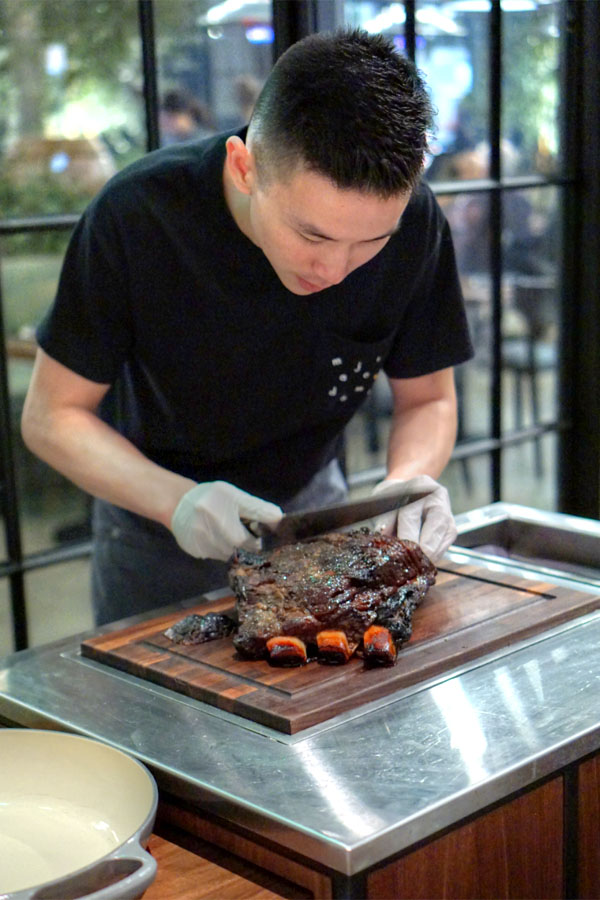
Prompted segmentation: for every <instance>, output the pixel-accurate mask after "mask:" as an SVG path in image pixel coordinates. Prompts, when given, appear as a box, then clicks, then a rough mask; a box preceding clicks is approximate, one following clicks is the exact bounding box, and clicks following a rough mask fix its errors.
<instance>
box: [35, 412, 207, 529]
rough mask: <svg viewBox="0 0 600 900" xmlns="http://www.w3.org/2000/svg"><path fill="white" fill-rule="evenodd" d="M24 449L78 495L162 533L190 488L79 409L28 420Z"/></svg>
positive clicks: (100, 422) (188, 481)
mask: <svg viewBox="0 0 600 900" xmlns="http://www.w3.org/2000/svg"><path fill="white" fill-rule="evenodd" d="M23 437H24V440H25V443H26V444H27V446H28V447H29V449H30V450H31V451H32V452H33V453H35V454H36V455H38V456H39V457H40V458H41V459H43V460H44V461H45V462H47V463H48V464H49V465H50V466H52V467H53V468H55V469H57V470H58V471H59V472H61V474H63V475H65V476H66V477H67V478H69V479H70V480H71V481H73V482H74V483H75V484H76V485H78V486H79V487H80V488H82V489H83V490H85V491H87V492H88V493H90V494H92V495H94V496H95V497H100V498H101V499H103V500H108V501H109V502H110V503H114V504H116V505H117V506H121V507H123V508H124V509H128V510H130V511H131V512H135V513H138V514H139V515H142V516H146V517H147V518H150V519H154V520H155V521H157V522H161V523H162V524H163V525H165V526H166V527H167V528H168V527H169V526H170V523H171V518H172V515H173V512H174V510H175V507H176V506H177V503H178V502H179V500H180V498H181V497H182V496H183V494H184V493H186V491H188V490H189V489H190V488H191V487H193V486H194V484H195V482H194V481H192V480H191V479H189V478H184V477H183V476H181V475H177V474H176V473H174V472H170V471H168V470H167V469H164V468H162V467H161V466H158V465H157V464H155V463H153V462H152V461H151V460H149V459H148V458H147V457H145V456H144V455H143V454H142V453H141V452H140V451H139V450H138V449H137V448H136V447H134V446H133V444H131V443H130V442H129V441H128V440H127V439H126V438H124V437H122V436H121V435H120V434H119V433H118V432H116V431H115V430H114V429H113V428H111V427H110V426H109V425H107V424H106V423H105V422H103V421H102V420H101V419H99V418H98V416H96V415H95V413H93V412H90V411H88V410H85V409H78V408H72V409H63V410H60V411H58V412H55V413H53V414H52V415H51V416H44V417H38V418H36V417H35V416H33V417H31V416H29V417H28V418H27V420H26V421H24V424H23Z"/></svg>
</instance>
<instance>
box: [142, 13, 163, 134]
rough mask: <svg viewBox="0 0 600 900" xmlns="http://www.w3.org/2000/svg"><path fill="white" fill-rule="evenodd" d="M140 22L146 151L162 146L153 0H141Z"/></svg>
mask: <svg viewBox="0 0 600 900" xmlns="http://www.w3.org/2000/svg"><path fill="white" fill-rule="evenodd" d="M138 21H139V26H140V40H141V42H142V68H143V74H144V79H143V91H144V108H145V111H146V149H147V150H148V151H150V150H156V149H157V147H159V146H160V132H159V127H158V76H157V68H156V37H155V33H154V3H153V0H139V2H138Z"/></svg>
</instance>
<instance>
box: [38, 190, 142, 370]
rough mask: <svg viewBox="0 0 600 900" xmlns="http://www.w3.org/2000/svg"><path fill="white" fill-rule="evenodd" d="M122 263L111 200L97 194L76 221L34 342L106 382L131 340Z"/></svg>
mask: <svg viewBox="0 0 600 900" xmlns="http://www.w3.org/2000/svg"><path fill="white" fill-rule="evenodd" d="M127 273H128V265H127V260H126V254H125V250H124V246H123V241H122V236H121V234H120V229H119V225H118V219H117V217H116V216H115V215H114V213H113V210H112V204H111V203H110V202H109V201H108V200H107V199H106V197H103V196H102V195H100V197H99V198H97V199H96V200H95V201H93V202H92V204H91V205H90V206H89V207H88V209H87V210H86V212H85V213H84V214H83V216H82V217H81V219H80V220H79V223H78V224H77V226H76V228H75V230H74V232H73V235H72V237H71V240H70V242H69V245H68V248H67V252H66V255H65V259H64V262H63V266H62V270H61V274H60V278H59V283H58V289H57V293H56V297H55V299H54V302H53V304H52V306H51V307H50V309H49V310H48V312H47V314H46V316H45V317H44V318H43V320H42V321H41V323H40V325H39V327H38V329H37V339H38V343H39V345H40V347H42V349H43V350H45V352H46V353H48V355H49V356H51V357H52V358H53V359H56V360H57V361H58V362H60V363H62V364H63V365H65V366H67V367H68V368H69V369H72V370H73V371H74V372H77V374H79V375H82V376H83V377H84V378H89V379H90V380H91V381H96V382H98V383H101V384H111V383H112V382H113V381H114V379H115V378H116V376H117V374H118V372H119V370H120V368H121V366H122V364H123V362H124V360H125V359H126V358H127V356H128V354H129V352H130V348H131V345H132V342H133V329H132V327H131V317H130V311H129V310H130V303H129V294H130V292H129V286H128V274H127Z"/></svg>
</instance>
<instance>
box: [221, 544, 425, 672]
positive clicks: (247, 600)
mask: <svg viewBox="0 0 600 900" xmlns="http://www.w3.org/2000/svg"><path fill="white" fill-rule="evenodd" d="M435 576H436V568H435V566H434V565H433V563H432V562H431V561H430V560H429V559H428V558H427V556H425V554H424V553H423V551H422V550H421V548H420V547H419V545H418V544H415V543H414V542H412V541H403V540H400V539H398V538H395V537H391V536H388V535H383V534H380V533H379V532H372V531H369V530H368V529H367V528H361V529H358V530H355V531H351V532H346V533H341V532H333V533H331V534H325V535H322V536H320V537H317V538H309V539H306V540H303V541H299V542H298V543H295V544H286V545H283V546H281V547H278V548H276V549H275V550H272V551H270V552H267V553H261V554H253V553H248V552H247V551H244V550H241V549H238V550H236V552H235V553H234V555H233V557H232V559H231V565H230V569H229V583H230V585H231V587H232V589H233V591H234V592H235V595H236V597H237V604H236V609H237V615H238V628H237V631H236V633H235V634H234V637H233V642H234V644H235V647H236V648H237V650H239V651H240V652H241V653H243V654H244V655H245V656H249V657H251V658H255V659H256V658H260V657H263V656H265V654H266V652H267V641H269V642H270V644H272V642H273V641H272V639H274V638H275V637H277V636H282V635H286V636H293V637H294V638H299V639H300V641H302V642H304V644H305V645H307V646H308V647H312V646H315V645H317V643H320V641H319V642H318V641H317V635H319V634H320V633H323V632H325V631H329V630H331V632H344V634H345V635H346V638H347V642H348V645H349V647H350V653H353V652H354V651H355V650H357V649H358V651H359V652H363V655H364V656H365V658H368V656H369V654H368V653H367V652H364V651H366V649H367V646H366V641H365V647H364V649H363V644H362V641H363V636H364V634H365V632H366V631H367V629H369V628H370V626H373V625H375V626H383V629H387V630H388V631H389V633H390V634H391V636H392V638H393V645H394V644H395V648H394V655H393V658H392V659H391V660H386V663H384V664H389V663H392V662H393V661H394V659H395V652H396V650H397V649H398V648H399V647H400V645H401V644H403V643H404V642H405V641H407V640H408V638H409V637H410V635H411V632H412V623H411V618H412V613H413V610H414V609H415V607H416V606H418V604H419V603H420V602H421V601H422V599H423V597H424V596H425V594H426V592H427V590H428V588H429V587H430V585H432V584H433V583H434V582H435ZM383 629H379V630H380V631H383ZM373 630H374V631H377V630H378V629H373ZM342 637H343V635H342ZM269 650H270V652H271V656H273V650H271V647H269ZM284 650H285V648H284ZM376 656H377V654H374V657H376ZM329 661H332V662H334V661H344V660H336V659H333V658H332V659H330V660H329ZM375 661H377V660H375ZM380 661H381V660H380ZM292 664H293V663H292Z"/></svg>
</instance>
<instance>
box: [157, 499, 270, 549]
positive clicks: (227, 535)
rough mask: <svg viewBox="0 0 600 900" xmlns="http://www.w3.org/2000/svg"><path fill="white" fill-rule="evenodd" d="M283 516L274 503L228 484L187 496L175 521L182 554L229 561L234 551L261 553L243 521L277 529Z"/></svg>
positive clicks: (258, 541)
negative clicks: (276, 526) (260, 523)
mask: <svg viewBox="0 0 600 900" xmlns="http://www.w3.org/2000/svg"><path fill="white" fill-rule="evenodd" d="M282 515H283V512H282V510H281V509H280V508H279V507H278V506H276V505H275V504H274V503H268V502H267V501H266V500H261V499H260V498H259V497H254V496H253V495H252V494H247V493H246V491H242V490H240V489H239V488H237V487H235V486H234V485H233V484H228V482H226V481H207V482H203V483H201V484H197V485H196V486H195V487H193V488H191V490H189V491H188V492H187V493H186V494H184V495H183V497H182V498H181V500H180V501H179V503H178V504H177V507H176V509H175V512H174V513H173V518H172V519H171V531H172V532H173V534H174V535H175V540H176V541H177V543H178V544H179V546H180V547H181V549H182V550H185V552H186V553H189V554H190V555H191V556H195V557H202V558H206V557H210V559H222V560H227V559H229V557H230V556H231V554H232V552H233V548H234V547H243V548H244V549H245V550H254V551H258V550H260V539H259V538H257V537H255V536H254V535H253V534H251V532H250V531H248V529H247V528H245V527H244V525H243V524H242V522H241V521H240V519H241V518H242V517H243V518H244V519H247V520H249V521H255V522H264V524H265V525H269V526H274V525H277V523H278V522H279V520H280V519H281V517H282Z"/></svg>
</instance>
